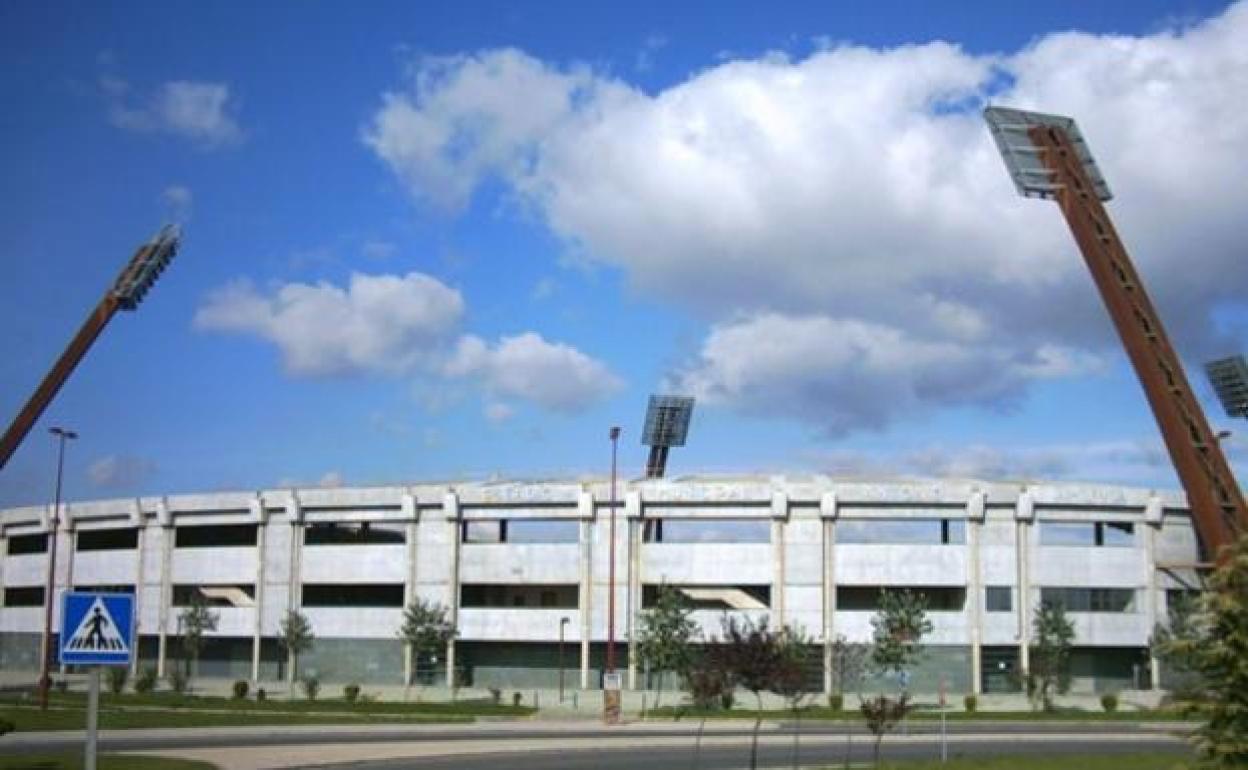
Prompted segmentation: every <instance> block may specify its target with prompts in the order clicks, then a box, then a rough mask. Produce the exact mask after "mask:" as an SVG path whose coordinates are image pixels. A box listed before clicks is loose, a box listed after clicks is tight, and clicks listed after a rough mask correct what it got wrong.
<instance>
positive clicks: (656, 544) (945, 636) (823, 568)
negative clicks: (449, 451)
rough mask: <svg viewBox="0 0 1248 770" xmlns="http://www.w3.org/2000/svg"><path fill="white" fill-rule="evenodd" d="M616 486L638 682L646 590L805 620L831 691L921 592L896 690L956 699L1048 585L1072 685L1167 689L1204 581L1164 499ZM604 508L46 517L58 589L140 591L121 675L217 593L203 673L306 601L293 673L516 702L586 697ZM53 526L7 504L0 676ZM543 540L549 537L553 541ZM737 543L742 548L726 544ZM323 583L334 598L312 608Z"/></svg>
mask: <svg viewBox="0 0 1248 770" xmlns="http://www.w3.org/2000/svg"><path fill="white" fill-rule="evenodd" d="M617 494H618V499H617V500H616V506H615V508H614V519H615V527H616V529H615V557H616V583H615V595H616V601H615V606H616V618H615V629H616V638H617V660H618V665H619V668H620V669H621V670H623V671H626V672H627V677H626V679H625V683H626V686H628V687H630V688H635V687H639V686H643V685H644V684H645V672H644V671H640V670H639V668H638V666H637V662H636V655H634V654H631V653H632V650H631V649H630V644H629V640H630V638H631V636H632V634H633V631H634V629H636V627H637V623H638V615H639V613H640V612H641V610H642V603H643V600H644V596H645V594H646V591H647V587H648V586H649V587H653V586H655V585H657V584H660V583H666V584H668V585H672V586H675V587H678V588H682V589H690V590H691V591H694V592H695V593H696V592H697V591H698V590H701V591H702V592H703V593H705V592H707V591H712V592H715V591H718V592H720V593H722V594H723V595H725V596H730V597H734V596H737V597H746V598H747V599H749V601H751V602H754V603H756V604H758V605H759V606H753V605H751V606H750V607H748V608H738V609H733V610H731V611H732V612H735V613H740V614H746V615H750V616H753V617H762V616H767V617H768V618H769V619H770V621H771V622H772V624H773V625H776V624H781V623H784V624H790V625H796V626H799V627H800V628H801V629H803V630H804V631H805V632H806V634H807V635H809V636H810V637H811V639H812V642H813V643H814V644H815V645H821V646H823V648H824V656H823V658H822V663H823V665H822V666H820V668H821V669H822V670H820V671H817V672H814V673H815V676H814V679H815V680H816V681H817V680H818V679H819V678H820V676H821V677H822V680H823V686H824V688H825V689H829V690H830V689H831V688H832V687H833V683H832V676H831V672H830V671H829V670H828V665H827V661H828V659H829V655H828V649H829V645H830V642H831V640H833V639H835V638H837V637H838V636H842V635H843V636H844V637H846V638H847V639H848V640H849V641H851V642H865V641H867V640H868V639H869V638H870V634H871V626H870V619H871V616H872V615H873V614H874V613H873V611H872V610H871V609H869V608H867V607H865V606H864V605H863V604H862V602H864V601H869V597H870V595H871V594H872V592H875V591H876V590H877V589H879V588H903V587H910V588H921V589H923V590H924V591H926V592H929V593H930V595H931V596H932V597H936V606H935V607H934V608H933V610H932V611H930V612H929V618H930V619H931V620H932V623H933V631H932V633H931V634H930V635H929V636H928V637H926V638H925V639H924V644H925V645H926V647H927V651H926V654H925V656H924V660H923V662H922V663H920V665H919V666H918V667H917V668H916V670H915V671H914V672H913V676H912V685H911V686H912V688H915V689H917V690H919V691H931V690H935V689H936V687H937V686H938V683H939V681H940V680H941V679H942V678H943V679H944V680H945V682H946V685H947V687H949V689H950V690H951V691H953V692H959V691H960V692H985V691H987V692H992V691H999V690H1000V689H1002V688H1004V687H1006V686H1008V685H1007V684H1006V683H1007V682H1008V681H1009V676H1008V674H1009V673H1011V672H1012V671H1016V670H1018V669H1020V668H1025V667H1026V665H1027V646H1028V643H1029V638H1028V637H1029V626H1030V618H1031V616H1032V613H1034V610H1035V608H1036V607H1037V606H1038V605H1039V602H1040V600H1041V597H1042V596H1043V595H1044V594H1045V592H1046V591H1050V592H1052V591H1056V590H1059V589H1076V591H1084V589H1088V590H1087V591H1084V593H1079V594H1078V596H1077V598H1080V599H1082V598H1084V597H1087V599H1088V601H1089V602H1091V604H1092V605H1097V604H1100V603H1106V602H1110V603H1116V604H1115V605H1114V606H1113V607H1108V606H1091V605H1090V606H1089V607H1087V608H1083V609H1080V610H1079V611H1072V612H1071V613H1070V616H1071V618H1072V619H1073V621H1074V623H1075V628H1076V632H1077V636H1076V646H1077V650H1078V651H1077V655H1076V665H1075V675H1076V677H1075V683H1074V684H1075V688H1076V690H1084V691H1094V690H1106V689H1124V688H1129V687H1135V688H1139V687H1148V686H1150V685H1151V686H1154V687H1156V686H1158V684H1159V682H1160V676H1161V673H1160V671H1159V667H1158V666H1157V664H1156V662H1155V661H1152V660H1150V659H1149V657H1148V650H1147V645H1148V639H1149V636H1150V634H1151V632H1152V629H1153V626H1154V623H1155V622H1157V621H1158V620H1160V619H1163V618H1164V617H1165V612H1166V597H1167V591H1170V590H1173V589H1180V590H1182V589H1190V588H1191V587H1193V586H1195V585H1197V584H1198V583H1197V582H1196V576H1195V572H1194V569H1193V565H1194V564H1195V563H1196V562H1199V561H1200V558H1199V554H1198V546H1197V541H1196V538H1195V535H1194V533H1193V531H1192V528H1191V522H1190V518H1189V516H1188V513H1187V510H1186V503H1185V500H1184V498H1183V497H1182V495H1180V494H1176V493H1154V492H1151V491H1148V490H1141V489H1129V488H1122V487H1111V486H1101V485H1081V484H1027V485H1020V484H1005V483H993V482H980V481H973V480H915V481H887V482H868V481H858V480H853V481H842V480H835V479H831V478H827V477H819V476H809V477H742V478H710V477H708V478H701V477H691V478H681V479H673V480H658V481H654V480H648V481H636V482H629V483H621V484H620V485H619V490H618V493H617ZM607 498H608V486H607V484H606V483H605V482H604V481H602V480H592V481H579V482H534V483H522V482H515V483H466V484H452V485H432V484H430V485H414V486H407V487H375V488H340V489H293V490H264V491H260V492H247V493H220V494H196V495H170V496H167V497H145V498H140V499H130V500H104V501H91V502H75V503H69V504H66V505H65V506H64V510H63V513H62V515H61V516H60V517H59V532H58V537H57V547H58V549H59V552H58V557H57V572H58V574H57V588H58V591H60V590H64V589H65V588H66V587H73V586H77V587H82V588H87V587H99V586H120V587H123V589H124V588H126V587H134V589H133V590H135V592H136V595H137V604H138V614H139V621H138V635H139V636H140V638H141V645H140V655H139V658H140V659H141V660H136V664H135V665H136V667H137V666H139V665H152V666H154V667H156V668H157V669H158V670H159V672H160V673H161V674H162V675H163V674H164V673H165V672H166V669H167V668H168V667H169V666H170V665H171V661H172V660H173V659H175V658H176V657H177V655H178V651H177V637H178V634H179V627H178V624H179V620H178V615H179V613H180V608H179V605H178V603H177V600H178V599H179V598H180V597H181V596H184V595H185V593H184V592H185V591H187V590H204V589H205V588H206V589H210V590H215V591H217V592H218V593H219V594H220V593H221V592H223V591H224V592H226V594H229V595H233V596H236V597H238V601H235V602H234V603H232V604H230V603H226V604H224V605H222V606H218V607H215V608H214V612H217V613H218V617H219V621H218V628H217V630H216V632H214V633H213V634H212V635H211V640H210V644H209V645H208V648H207V649H206V650H205V652H204V655H203V658H202V660H201V668H200V673H201V675H205V676H221V677H231V678H245V679H251V680H253V681H255V682H263V681H269V680H274V679H277V678H279V677H281V676H282V675H283V673H282V669H283V656H282V655H281V653H280V650H279V649H278V646H277V644H276V639H275V638H276V635H277V632H278V625H279V623H280V622H281V619H282V617H283V616H284V615H285V614H286V612H287V611H288V610H291V609H299V610H300V611H302V612H303V613H304V614H305V615H306V616H307V617H308V619H309V620H310V622H311V625H312V628H313V631H314V633H315V634H316V637H317V641H316V644H315V646H314V648H313V650H312V651H311V652H310V653H308V654H307V655H305V656H304V657H303V659H302V662H301V670H302V671H304V672H307V673H315V674H317V675H318V676H320V677H321V678H322V679H323V680H325V681H330V682H347V681H359V682H365V683H377V684H382V683H402V682H403V681H405V680H406V681H411V680H413V679H421V678H423V679H424V680H426V681H427V680H428V679H429V677H431V676H432V677H435V678H436V679H437V681H438V683H445V684H446V685H448V686H450V685H453V684H471V685H473V686H478V687H486V686H495V685H497V686H500V687H514V686H524V687H527V686H540V685H545V686H553V684H554V682H555V680H556V678H557V677H560V676H566V682H567V685H568V686H569V687H580V688H582V689H595V688H597V687H599V686H600V677H601V669H602V666H603V660H604V658H605V642H606V639H607V617H606V611H607V606H608V592H609V591H610V586H609V583H608V554H609V551H610V548H609V542H610V534H611V532H610V522H611V519H612V515H611V514H612V508H611V505H610V501H609V500H608V499H607ZM53 520H54V517H53V516H52V511H51V510H50V507H28V508H18V509H10V510H6V511H3V512H0V553H3V554H4V556H3V558H2V559H0V589H2V590H0V597H4V598H2V599H0V601H3V602H4V604H3V605H2V606H0V668H4V669H6V670H33V669H34V668H35V666H36V664H37V660H38V644H39V642H40V635H41V632H42V627H43V614H42V613H43V610H42V600H41V599H40V601H39V602H38V603H37V604H34V603H33V602H32V599H31V596H32V594H31V592H30V590H31V589H35V588H37V587H40V586H43V585H44V584H45V582H46V579H47V574H46V571H47V556H48V554H47V552H46V550H44V551H43V552H34V553H19V552H17V551H21V550H22V548H20V547H16V548H14V549H10V547H9V544H10V543H14V542H15V540H16V542H18V543H27V544H28V543H30V542H31V538H29V537H26V536H29V535H38V534H41V533H47V532H48V531H49V527H50V526H51V523H52V521H53ZM500 521H506V522H508V523H509V525H510V526H511V527H512V528H513V529H514V530H516V531H517V532H518V531H520V530H522V529H523V528H524V527H525V526H529V527H530V528H532V527H533V526H534V525H536V529H530V530H527V531H532V532H537V533H538V534H537V535H528V536H526V540H525V541H524V542H516V541H509V540H504V541H503V542H479V541H477V540H475V539H473V538H471V537H469V536H468V535H467V533H468V531H469V530H468V527H470V526H472V527H475V526H485V527H496V526H497V522H500ZM657 522H662V524H658V525H657V527H656V523H657ZM751 522H752V523H751ZM364 523H368V524H369V526H370V527H374V528H384V529H385V530H386V531H387V532H389V533H392V534H391V535H389V537H390V538H391V539H390V540H389V541H387V542H376V541H371V542H369V543H368V544H351V543H334V544H320V543H313V542H309V538H308V536H307V532H308V531H309V530H310V529H313V528H315V527H317V526H318V525H325V524H338V525H346V524H352V525H363V524H364ZM664 524H665V525H666V526H667V529H668V530H669V531H674V530H676V529H677V528H678V527H681V526H685V527H686V528H688V527H689V525H693V526H692V529H693V530H694V531H695V532H698V531H700V532H701V534H698V535H696V536H695V537H694V538H692V539H685V540H680V539H677V538H668V539H666V540H665V539H663V538H661V537H659V536H657V535H655V534H654V533H655V532H658V531H660V530H661V529H662V526H663V525H664ZM222 525H247V526H249V527H253V528H254V529H253V530H246V531H247V532H253V533H254V534H251V535H249V536H248V537H250V538H251V540H249V544H243V545H239V544H234V543H225V542H223V543H222V544H221V545H203V544H202V543H201V544H200V545H191V544H190V542H191V539H192V538H191V535H194V534H195V533H187V532H186V531H187V530H190V529H191V528H197V527H221V526H222ZM543 528H545V529H543ZM698 528H701V529H700V530H699V529H698ZM118 529H130V530H137V538H136V541H135V546H134V547H126V548H110V549H104V550H83V549H82V548H80V547H78V546H79V545H81V542H80V541H85V539H84V535H83V533H89V532H92V531H96V530H118ZM216 531H217V530H211V532H213V533H215V532H216ZM222 531H223V532H224V530H222ZM237 531H238V532H243V531H244V530H237ZM203 532H210V530H203ZM542 532H548V533H551V534H550V535H549V538H548V540H549V541H544V537H543V535H542V534H541V533H542ZM740 532H744V533H746V536H744V537H741V538H738V539H736V540H739V541H734V533H740ZM180 533H181V534H180ZM1085 533H1086V540H1080V539H1079V538H1084V536H1085ZM227 534H228V533H227ZM214 536H215V535H214ZM223 537H224V535H223ZM23 538H25V539H23ZM179 538H185V540H186V542H181V541H180V540H179ZM702 538H704V540H703V541H699V539H702ZM25 547H27V548H28V546H25ZM11 551H12V552H11ZM352 586H354V587H357V588H358V589H360V591H362V592H363V593H352V590H353V589H352V588H351V587H352ZM465 587H468V588H465ZM650 590H653V588H651V589H650ZM231 591H232V592H233V593H232V594H230V592H231ZM240 591H241V592H242V593H239V592H240ZM318 592H319V593H318ZM508 592H510V593H508ZM326 593H329V594H332V595H334V596H338V595H339V594H341V595H342V596H346V597H347V598H346V599H341V600H339V599H337V598H336V599H334V602H338V603H337V604H334V603H333V602H331V603H329V604H326V603H325V602H324V601H321V600H317V599H316V598H315V596H317V595H324V594H326ZM373 594H375V595H376V596H380V597H384V602H381V603H383V604H385V606H373V600H372V599H369V598H366V599H363V600H360V603H361V604H362V605H363V606H351V604H352V601H353V600H352V599H351V597H356V596H363V595H369V596H372V595H373ZM1050 595H1052V594H1050ZM310 596H311V598H309V597H310ZM526 596H528V597H533V598H534V600H533V601H528V600H527V599H525V598H524V597H526ZM417 597H420V598H423V599H426V600H430V601H435V602H438V603H440V604H442V605H444V606H446V607H447V608H448V611H449V613H450V615H451V617H452V618H453V619H454V622H455V624H456V628H457V629H458V639H457V640H456V641H455V642H453V643H452V644H451V645H448V649H447V650H446V651H445V654H444V655H442V656H440V658H441V659H440V660H439V661H437V662H436V663H435V664H433V665H434V669H435V672H433V673H431V672H430V671H429V670H427V669H428V668H429V666H428V664H427V663H425V664H422V663H421V662H418V661H413V660H412V659H411V658H410V656H407V655H405V654H404V650H403V648H402V645H401V644H400V643H399V641H398V638H397V630H398V627H399V624H400V620H401V615H402V605H403V604H406V603H407V602H410V601H411V600H413V599H414V598H417ZM482 597H487V598H486V599H483V598H482ZM498 597H503V598H501V599H500V598H498ZM537 597H540V601H538V599H537ZM758 597H762V599H759V598H758ZM483 602H485V604H483ZM491 602H492V603H491ZM517 602H518V603H519V605H517V604H516V603H517ZM23 604H24V605H26V606H21V605H23ZM724 613H725V611H724V610H719V609H698V610H696V611H695V613H694V617H695V619H696V620H697V622H698V623H699V625H700V627H701V628H702V630H703V633H704V635H705V636H706V637H708V638H709V637H711V636H713V635H715V634H717V633H718V631H719V628H720V622H721V618H722V617H723V616H724ZM58 628H59V618H54V629H58ZM561 636H562V643H560V638H561ZM815 660H816V661H818V660H819V656H818V655H816V656H815Z"/></svg>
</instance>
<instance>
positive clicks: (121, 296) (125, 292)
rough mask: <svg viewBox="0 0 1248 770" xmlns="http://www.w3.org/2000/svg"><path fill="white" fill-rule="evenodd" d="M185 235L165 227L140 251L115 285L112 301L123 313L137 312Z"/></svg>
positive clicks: (175, 227) (140, 248)
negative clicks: (126, 311)
mask: <svg viewBox="0 0 1248 770" xmlns="http://www.w3.org/2000/svg"><path fill="white" fill-rule="evenodd" d="M181 238H182V233H181V231H180V230H179V229H178V226H177V225H165V226H164V227H162V228H161V230H160V232H158V233H156V236H155V237H154V238H152V240H150V241H148V242H147V243H145V244H143V245H142V246H140V247H139V250H138V251H137V252H135V255H134V257H133V258H132V259H131V260H130V263H129V264H128V265H126V268H125V270H123V271H122V273H121V275H120V276H119V277H118V278H117V282H116V283H115V284H114V285H113V297H114V298H115V299H116V300H117V305H118V307H120V308H121V309H122V310H134V309H135V308H137V307H138V306H139V303H140V302H142V301H143V297H144V296H145V295H146V294H147V292H148V290H149V289H151V288H152V285H153V284H154V283H156V279H157V278H159V277H160V274H161V273H163V272H164V270H165V268H166V267H168V266H169V263H170V262H171V261H173V257H174V256H175V255H176V254H177V253H178V244H179V242H180V240H181Z"/></svg>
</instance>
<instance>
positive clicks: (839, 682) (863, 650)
mask: <svg viewBox="0 0 1248 770" xmlns="http://www.w3.org/2000/svg"><path fill="white" fill-rule="evenodd" d="M870 660H871V647H870V646H869V645H866V644H852V643H850V641H849V640H848V639H846V638H845V635H844V634H840V635H838V636H837V637H836V639H834V640H833V641H832V661H831V670H832V692H833V693H834V694H836V695H840V696H841V697H842V698H844V696H845V693H846V692H847V691H849V690H855V691H856V690H859V689H861V687H862V678H863V676H865V675H866V673H867V664H868V663H869V662H870Z"/></svg>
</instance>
